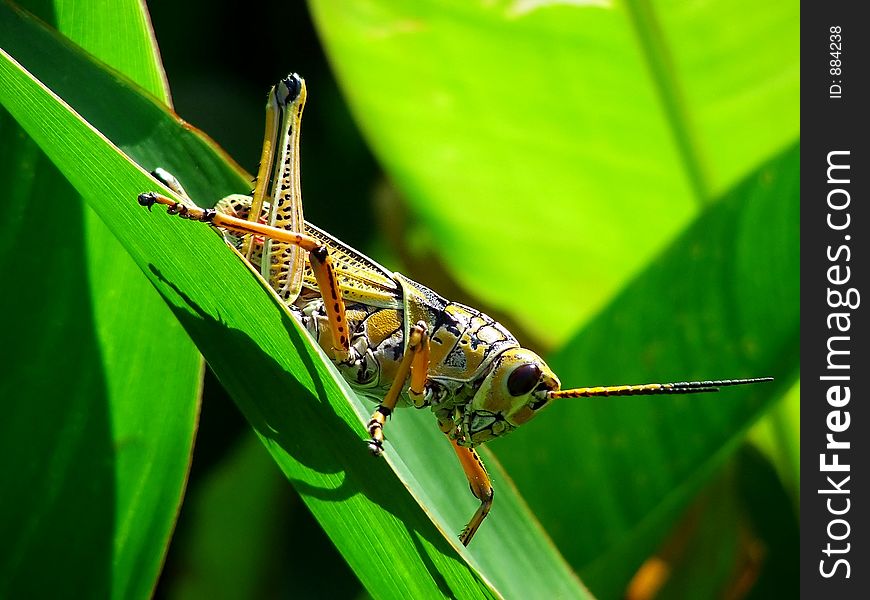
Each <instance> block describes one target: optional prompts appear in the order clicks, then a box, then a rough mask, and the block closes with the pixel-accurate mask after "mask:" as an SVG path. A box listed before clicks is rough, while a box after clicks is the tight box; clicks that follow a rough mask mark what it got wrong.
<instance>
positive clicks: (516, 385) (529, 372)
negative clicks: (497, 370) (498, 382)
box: [507, 363, 541, 396]
mask: <svg viewBox="0 0 870 600" xmlns="http://www.w3.org/2000/svg"><path fill="white" fill-rule="evenodd" d="M540 378H541V368H540V367H538V365H536V364H535V363H525V364H522V365H520V366H518V367H517V368H516V369H514V371H513V373H511V374H510V375H509V376H508V380H507V388H508V393H510V395H511V396H525V395H526V394H528V393H529V392H531V391H532V390H533V389H534V387H535V386H536V385H538V380H540Z"/></svg>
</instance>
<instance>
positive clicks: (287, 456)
mask: <svg viewBox="0 0 870 600" xmlns="http://www.w3.org/2000/svg"><path fill="white" fill-rule="evenodd" d="M3 22H4V20H3V19H0V23H3ZM16 27H17V28H18V29H16V32H17V35H16V36H15V37H16V39H17V40H18V41H19V43H18V45H16V47H15V49H14V53H15V56H16V58H19V59H21V60H22V61H23V62H24V63H25V64H27V66H28V67H30V68H35V67H37V66H38V67H39V72H38V73H36V75H38V77H39V78H40V79H42V80H44V81H46V82H50V85H51V87H52V89H53V90H54V91H55V92H58V93H60V94H61V95H62V96H63V97H64V98H65V99H67V100H69V101H71V102H72V103H73V105H74V106H75V107H76V109H77V110H78V111H79V112H80V113H82V116H83V117H84V118H86V119H87V120H88V121H89V122H90V123H91V124H93V125H95V126H97V127H98V129H99V130H100V131H101V132H102V133H103V134H105V135H107V136H108V137H109V138H110V139H113V140H115V141H116V142H117V143H118V144H119V145H121V147H122V148H123V149H124V151H125V152H126V153H127V154H128V155H130V156H131V157H133V158H134V160H136V161H137V162H138V163H139V164H143V165H145V166H148V167H153V166H156V165H157V164H162V165H164V166H168V167H169V168H170V170H172V171H173V172H174V173H175V174H176V175H178V176H179V178H180V179H181V180H182V181H183V182H184V184H185V186H186V187H187V189H188V191H190V192H191V193H192V194H193V196H194V197H197V198H216V197H219V196H220V194H221V193H226V192H229V191H235V192H239V191H244V187H243V185H244V183H243V178H242V176H241V175H240V174H239V173H238V171H236V170H234V169H233V167H232V165H231V164H229V163H227V162H226V160H225V159H224V158H223V157H222V156H220V155H219V154H218V153H216V152H215V151H214V149H213V148H212V147H211V146H210V145H209V144H208V143H206V142H204V141H203V140H202V139H201V138H200V137H199V136H198V135H197V134H196V133H194V132H192V131H191V130H190V129H189V128H185V127H184V126H182V124H181V123H179V122H178V121H177V120H176V119H175V118H173V117H172V116H170V115H167V114H165V113H164V112H163V111H162V110H161V109H160V107H158V106H157V105H156V104H154V103H153V102H151V101H150V100H148V99H147V98H143V97H142V96H139V95H138V94H137V93H136V92H135V91H134V90H132V89H131V88H130V87H128V86H127V85H126V84H124V83H123V82H122V81H120V80H119V79H118V78H116V77H107V76H106V75H105V74H104V73H103V72H102V71H97V70H94V67H93V65H92V64H91V63H89V62H88V61H87V60H83V59H81V58H80V57H79V56H78V55H77V54H75V52H70V51H69V49H67V48H64V47H63V46H62V45H59V44H57V43H56V40H54V39H53V38H50V37H46V36H45V35H44V34H42V32H41V31H40V30H39V29H37V28H34V27H33V25H32V23H30V22H29V21H27V20H26V19H24V20H20V19H19V20H18V21H16V22H15V25H14V26H13V29H14V28H16ZM24 40H26V42H25V41H24ZM4 47H6V46H5V44H4ZM10 50H11V49H10ZM59 54H62V55H63V56H64V61H63V62H64V68H63V69H62V72H58V71H59V70H58V69H55V67H53V66H52V64H51V63H52V61H48V60H42V61H40V60H39V57H41V56H42V57H47V56H52V57H55V61H56V57H57V56H58V55H59ZM24 57H26V58H27V60H25V58H24ZM57 62H59V61H57ZM69 73H75V78H73V79H74V81H75V84H74V85H73V84H70V78H69V77H68V74H69ZM0 81H2V83H3V85H2V90H3V91H2V96H0V98H2V102H3V103H4V105H6V106H7V108H8V109H9V110H10V112H12V113H13V114H14V115H15V116H16V118H18V119H19V120H20V121H21V122H22V124H23V125H24V126H25V128H26V129H27V131H28V133H30V135H32V136H33V137H34V139H36V140H37V141H38V142H39V143H40V145H41V147H42V148H43V149H45V150H46V151H47V152H48V153H49V155H50V156H51V158H52V160H53V161H54V162H55V163H56V164H58V165H59V166H60V167H61V169H62V170H63V172H64V174H65V175H66V176H67V177H68V178H69V179H70V181H71V182H72V183H73V185H74V186H75V187H76V189H77V190H79V192H80V193H82V195H83V196H84V197H85V198H86V200H87V201H88V202H89V203H90V204H91V205H92V206H93V207H94V209H95V211H97V212H98V214H100V216H101V218H103V220H104V221H105V222H106V223H107V224H108V225H109V227H110V228H111V229H112V231H113V232H114V233H115V234H116V235H117V237H118V238H119V240H120V241H121V243H122V244H123V245H124V246H125V248H126V249H127V250H128V251H129V252H130V254H131V255H132V256H133V258H134V260H135V261H136V262H137V264H139V265H140V267H141V268H142V269H143V270H144V271H145V273H146V275H148V276H149V278H150V279H151V281H152V283H154V285H155V286H156V287H157V289H158V291H159V292H160V293H161V294H162V295H163V296H164V299H165V300H166V301H167V302H168V303H169V305H170V307H171V309H172V310H173V312H174V313H175V315H176V317H177V318H178V319H179V320H180V321H181V323H182V325H183V326H184V327H185V329H186V330H187V332H188V333H189V334H190V335H191V337H192V338H193V339H194V340H195V342H196V343H197V346H198V347H199V348H200V350H201V351H202V352H203V354H204V355H205V356H206V359H207V360H208V361H209V363H210V365H211V366H212V367H213V369H214V371H215V372H216V373H217V375H218V377H219V378H220V379H221V381H222V383H223V384H224V385H225V386H226V387H227V389H229V390H230V392H231V393H232V395H233V396H234V399H235V400H236V402H237V403H238V405H239V407H240V408H241V410H242V412H243V413H244V414H245V415H246V417H247V418H248V420H249V421H250V422H251V423H252V425H253V426H254V428H255V430H256V431H257V433H258V435H259V436H260V437H261V439H262V440H263V441H264V443H265V444H266V446H267V448H268V449H269V450H270V452H271V453H272V455H273V457H274V458H275V459H276V461H277V462H278V464H279V466H280V467H281V468H282V470H283V471H284V473H285V474H286V475H287V477H288V478H289V479H290V480H291V482H292V483H293V484H294V485H295V486H296V488H297V490H299V491H300V493H301V494H302V497H303V499H304V500H305V502H306V503H307V504H308V506H309V508H310V509H311V510H312V512H313V513H314V514H315V516H316V517H317V518H318V520H319V521H320V522H321V524H322V525H323V526H324V528H325V529H326V531H327V533H328V534H329V535H330V537H331V538H332V540H333V541H334V542H335V544H336V546H337V547H338V548H339V550H340V551H341V552H342V554H343V555H344V557H345V559H346V560H347V561H348V563H349V564H350V565H351V567H352V568H353V569H354V570H355V572H356V573H357V575H358V576H359V577H360V579H361V580H362V581H363V583H364V584H365V585H366V586H367V587H368V588H369V590H370V591H371V592H372V593H373V594H374V595H376V596H378V597H394V596H402V597H407V596H408V595H412V596H426V595H432V594H443V595H456V596H463V597H465V596H468V597H477V596H488V595H490V591H489V590H488V589H487V587H485V586H483V585H482V583H481V580H480V579H478V577H477V576H476V575H475V574H474V573H473V572H472V571H471V570H470V569H469V567H468V566H466V564H464V563H463V562H462V561H461V560H460V559H459V556H458V555H457V551H459V552H460V553H461V554H462V557H463V558H464V559H465V560H466V561H468V562H469V563H470V564H472V565H474V566H475V568H476V569H477V570H478V571H479V572H480V574H481V577H483V578H484V579H485V580H486V581H488V582H489V584H490V585H491V586H492V587H493V589H494V590H495V591H496V593H497V594H504V595H506V596H511V597H514V596H522V595H529V594H532V593H544V594H548V595H556V594H558V595H561V596H575V597H576V596H583V595H584V590H583V588H582V587H581V586H580V584H579V582H578V581H577V580H576V578H574V576H573V575H572V574H571V573H570V570H569V569H568V568H567V566H566V565H565V563H564V562H563V561H562V560H561V559H560V557H559V556H558V553H556V551H555V549H554V548H553V547H552V546H551V545H549V543H548V542H547V540H546V538H545V537H544V536H543V534H542V532H541V530H540V529H539V528H538V526H537V525H536V522H535V520H534V518H533V517H532V516H531V515H530V514H529V513H528V511H527V509H526V508H525V506H524V505H523V504H522V502H521V501H520V500H519V499H518V497H517V496H516V495H515V493H514V492H513V491H512V488H511V486H510V484H509V483H508V482H507V481H506V480H505V479H504V476H503V474H502V473H501V471H500V469H498V468H497V467H496V466H494V468H493V471H494V473H493V475H494V480H495V482H496V485H497V486H498V487H497V489H498V490H499V501H498V502H499V504H498V507H499V508H498V512H497V513H496V512H495V511H494V514H493V516H492V519H491V522H487V523H486V527H485V529H483V530H482V531H481V532H480V533H479V535H478V537H477V538H475V540H474V544H473V546H472V548H470V549H468V550H464V549H461V548H459V547H458V542H457V541H456V538H455V535H456V531H458V529H459V528H461V526H462V525H464V523H465V521H466V520H467V518H468V516H469V515H470V514H471V512H472V511H473V509H474V505H475V501H474V499H473V498H472V497H471V496H470V495H469V494H468V491H467V486H466V483H465V481H464V478H463V477H462V476H461V474H460V471H459V468H458V466H457V465H456V464H455V459H454V457H453V456H452V452H451V450H450V449H449V446H448V445H447V444H446V442H445V441H444V440H443V439H442V437H443V436H442V434H440V432H438V430H437V428H436V427H435V425H434V421H433V419H432V418H431V416H430V415H424V414H422V413H419V414H414V413H412V414H410V415H404V414H403V415H402V418H401V419H399V418H398V415H397V418H396V419H394V420H393V422H392V423H391V425H390V427H391V429H390V433H389V435H390V442H391V443H389V444H388V453H387V462H388V463H389V466H390V467H392V468H393V469H394V470H395V471H396V473H398V475H399V477H400V479H401V483H400V481H399V480H397V479H396V478H395V476H394V475H393V473H391V472H390V470H389V468H388V465H387V464H385V462H384V461H375V460H373V459H371V458H370V457H369V456H367V454H366V452H365V450H364V445H363V444H362V439H363V438H364V428H363V427H362V423H363V422H364V421H365V420H367V418H368V414H369V413H370V411H371V409H372V406H371V405H368V404H366V405H364V404H362V403H361V402H360V401H359V400H358V399H357V398H356V397H355V396H353V395H352V394H350V393H349V391H348V390H347V387H346V385H345V384H344V383H343V382H342V381H340V380H337V379H336V376H335V372H334V370H333V369H332V368H331V367H330V366H329V365H327V364H325V363H324V360H323V357H322V355H321V354H320V352H319V351H318V350H317V349H314V348H312V347H311V346H310V345H309V344H308V343H307V338H305V337H304V336H302V335H301V333H300V332H299V330H298V328H297V326H296V325H295V322H294V321H292V319H290V318H289V316H288V315H287V313H286V312H285V311H284V310H283V309H282V308H281V307H280V306H279V305H278V304H277V301H276V300H275V299H274V298H273V297H272V296H270V295H269V294H268V293H265V292H264V288H263V286H262V285H261V284H260V283H259V282H258V281H256V280H254V279H253V278H252V276H251V275H250V272H249V271H247V269H246V268H245V267H244V266H243V265H242V264H241V263H240V262H239V261H238V260H237V258H236V257H234V256H231V255H230V254H231V253H230V252H229V251H228V250H227V249H226V247H225V246H224V245H223V243H222V242H221V241H220V239H219V238H218V237H217V236H215V235H214V234H213V233H211V232H209V231H208V229H207V228H206V227H202V226H197V225H194V224H191V223H185V222H182V221H180V220H179V219H177V218H171V217H169V216H167V215H165V214H153V215H149V214H148V213H147V212H146V211H144V210H143V209H141V208H140V207H138V206H136V203H135V197H136V195H137V194H138V193H139V192H141V191H143V190H148V189H153V188H154V187H155V186H156V183H155V182H154V181H153V180H151V179H150V178H148V177H147V176H146V175H145V173H144V172H143V171H141V170H139V169H138V168H137V167H136V166H135V165H134V164H132V163H130V162H129V160H128V159H127V158H126V157H125V156H124V155H123V154H121V153H119V152H118V151H117V150H116V149H115V148H113V147H112V146H111V145H109V144H107V143H106V141H105V139H103V138H101V137H100V136H98V135H97V134H96V132H95V131H94V130H92V129H90V128H89V127H88V126H87V124H86V123H85V122H84V121H83V120H80V119H78V118H76V115H75V114H74V113H71V112H69V111H68V110H67V109H66V108H65V106H64V105H62V104H60V103H59V102H57V101H56V100H55V99H54V98H53V97H51V95H50V94H49V93H48V91H47V90H46V89H44V88H42V87H40V86H39V85H38V84H37V83H36V82H35V81H34V80H32V79H31V78H30V77H29V76H28V74H27V73H26V72H24V71H23V70H22V69H20V68H19V67H18V66H17V65H16V64H15V62H14V61H12V60H11V59H9V58H6V60H5V61H4V62H3V63H2V64H0ZM83 81H84V82H87V84H86V85H82V82H83ZM49 124H50V125H49ZM402 483H404V484H405V485H406V486H407V487H408V488H409V489H410V490H411V492H412V494H413V498H412V496H410V495H409V494H408V493H407V491H406V489H405V488H404V487H403V486H402ZM414 498H416V502H415V500H414ZM418 502H419V504H418ZM421 506H422V507H423V509H424V510H425V511H426V512H425V513H424V510H421V508H420V507H421ZM427 513H428V515H429V517H431V518H432V519H433V520H434V523H435V525H437V529H436V527H435V526H433V522H432V521H430V519H429V517H427ZM439 530H440V531H439ZM445 536H446V537H445ZM520 550H522V551H520ZM384 565H389V569H390V576H389V577H384V568H385V567H384Z"/></svg>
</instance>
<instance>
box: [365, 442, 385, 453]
mask: <svg viewBox="0 0 870 600" xmlns="http://www.w3.org/2000/svg"><path fill="white" fill-rule="evenodd" d="M368 446H369V452H371V453H372V456H381V455H382V454H383V453H384V444H383V442H381V441H380V440H377V439H375V438H372V439H370V440H369V441H368Z"/></svg>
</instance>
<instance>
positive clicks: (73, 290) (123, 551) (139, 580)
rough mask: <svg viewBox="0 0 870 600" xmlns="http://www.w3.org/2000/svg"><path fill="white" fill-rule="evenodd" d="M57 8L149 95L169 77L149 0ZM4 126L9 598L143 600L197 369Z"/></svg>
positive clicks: (172, 503) (126, 271)
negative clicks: (148, 23) (163, 73)
mask: <svg viewBox="0 0 870 600" xmlns="http://www.w3.org/2000/svg"><path fill="white" fill-rule="evenodd" d="M48 8H50V7H48ZM54 8H55V9H56V10H55V12H54V14H43V15H42V17H43V18H44V19H46V20H49V21H51V20H54V21H56V22H58V23H60V25H59V27H60V28H61V30H63V31H65V32H66V33H67V35H70V36H72V37H79V36H81V37H83V38H85V39H84V40H82V41H85V43H87V44H88V46H89V47H90V49H91V51H92V52H93V53H94V54H96V55H97V56H101V57H102V58H103V59H104V60H109V61H111V62H113V63H114V64H116V66H117V67H119V68H121V69H123V70H124V71H125V72H126V73H127V74H128V75H130V76H131V77H134V78H137V79H139V80H140V81H141V82H143V84H146V85H147V84H149V83H150V82H152V81H153V80H154V77H153V75H154V74H156V73H158V72H159V71H160V65H159V63H157V62H155V61H154V59H155V58H156V54H155V52H154V47H153V46H152V45H151V39H150V30H149V29H148V28H147V27H145V26H144V20H145V19H146V15H145V14H144V12H143V5H142V4H141V3H138V2H115V3H114V6H112V7H111V8H112V10H106V9H107V8H109V7H107V6H105V3H102V5H101V6H100V7H94V6H86V5H83V4H82V3H79V4H78V5H77V6H76V7H75V9H74V10H73V9H72V7H71V6H70V5H69V3H62V2H59V3H57V6H55V7H54ZM49 13H50V11H49ZM55 16H57V18H54V17H55ZM122 23H123V24H126V25H127V26H126V27H119V24H122ZM119 33H122V34H123V37H121V38H118V37H117V35H118V34H119ZM0 45H2V46H4V47H5V46H6V39H5V38H4V42H3V44H0ZM150 87H151V89H152V92H153V93H155V94H156V95H160V94H162V93H163V91H162V89H161V87H160V86H155V85H151V86H150ZM0 120H2V124H0V137H2V142H0V147H2V148H3V152H4V154H8V156H4V160H3V161H2V170H3V172H4V173H3V180H4V181H6V182H7V191H8V192H9V193H10V197H8V200H9V204H8V209H9V214H10V216H11V218H10V219H6V220H4V225H3V227H4V236H3V238H4V242H5V244H4V252H3V256H4V260H3V266H2V267H0V277H2V278H3V280H4V281H8V282H14V283H13V284H12V285H11V288H12V289H13V290H14V291H13V292H12V293H11V294H8V295H6V294H4V298H3V300H2V303H3V305H4V306H3V308H4V310H6V312H7V314H15V315H17V318H16V319H15V321H14V322H13V324H12V328H11V331H10V333H11V335H12V339H14V340H16V344H15V346H14V349H12V348H10V350H13V351H12V352H11V355H10V356H9V357H8V358H6V359H5V360H4V364H5V365H6V366H7V369H8V373H9V376H7V377H6V378H4V381H3V384H2V387H3V389H2V391H0V397H2V398H4V400H5V401H6V402H5V406H4V408H6V410H7V411H9V412H11V413H12V415H13V416H12V417H11V418H8V419H3V421H2V426H0V427H2V432H0V438H2V440H3V445H2V447H3V454H2V456H4V457H6V463H5V466H4V468H3V469H2V471H3V481H2V482H0V487H2V488H3V489H4V490H14V493H13V492H10V493H9V494H6V495H5V497H4V502H3V508H2V510H0V514H2V517H0V518H2V519H3V520H4V522H3V523H2V524H0V530H2V531H3V532H4V538H5V539H6V547H7V549H8V552H7V553H4V560H3V561H2V562H0V595H4V596H5V595H9V596H14V597H21V596H30V595H33V594H35V593H36V592H37V591H38V592H39V594H41V595H50V596H61V595H64V594H66V593H68V591H69V590H70V589H76V590H78V592H79V593H80V594H84V595H88V596H94V597H108V596H112V597H123V598H132V597H140V598H144V597H148V596H150V594H151V593H152V590H153V588H154V583H155V581H156V578H157V575H158V574H159V571H160V566H161V564H162V559H163V556H164V554H165V549H166V546H167V543H168V540H169V536H170V533H171V530H172V527H173V524H174V521H175V515H176V514H177V511H178V506H179V503H180V501H181V494H182V490H183V487H184V482H185V480H186V475H187V467H188V463H189V456H190V450H191V445H192V441H193V433H194V428H195V420H196V414H197V409H198V405H197V397H198V394H199V382H200V373H201V364H200V363H201V361H200V359H199V355H198V353H197V352H196V350H195V348H194V347H193V345H192V344H191V343H190V341H189V340H188V338H187V336H186V334H185V333H184V331H183V330H182V329H181V327H180V326H179V325H178V323H177V321H176V320H175V319H174V317H173V316H172V314H171V313H170V312H169V311H168V310H167V309H166V306H165V303H164V302H163V301H162V300H161V299H160V297H159V296H158V295H157V294H155V293H154V290H153V288H152V287H151V286H150V285H149V284H148V282H147V280H146V279H145V278H144V277H143V276H142V274H141V271H140V270H139V269H138V267H136V265H135V264H134V263H133V262H132V261H131V260H130V258H129V257H128V256H127V254H126V252H124V250H123V248H122V247H121V246H120V245H119V244H118V242H117V241H116V240H115V238H114V236H112V235H111V233H109V231H108V230H107V229H106V228H105V226H104V225H103V224H102V222H101V221H100V220H99V219H98V218H97V217H96V216H95V215H94V213H93V212H92V211H90V210H89V209H87V208H86V207H84V205H83V204H82V203H81V200H80V198H79V197H78V195H77V194H76V192H75V190H74V189H73V188H72V187H71V186H70V185H69V183H68V182H67V181H66V180H65V178H63V176H62V175H61V174H60V173H59V172H58V171H57V170H56V168H55V167H54V166H53V165H52V164H51V163H50V162H49V161H48V159H47V158H46V157H45V156H44V155H43V154H42V153H41V152H40V151H39V150H38V149H37V148H36V146H35V145H34V143H33V142H32V141H31V140H29V139H27V137H26V136H25V135H24V134H23V132H22V131H21V130H20V128H19V127H18V126H17V125H16V124H15V123H14V121H12V119H11V118H10V117H9V116H8V115H7V114H6V113H5V111H3V115H2V117H0ZM35 232H38V233H35ZM34 239H40V240H46V244H44V245H42V244H36V245H35V244H34V243H33V241H34ZM7 304H9V306H8V307H7V306H6V305H7ZM34 324H38V325H37V326H34ZM167 355H171V356H173V357H174V363H173V364H168V363H165V362H161V361H160V358H161V357H163V356H167ZM46 372H50V373H51V376H50V377H46V376H45V373H46ZM44 415H52V417H51V418H50V419H45V417H44ZM143 415H146V416H145V418H143ZM23 457H26V458H24V459H23V460H22V458H23ZM22 515H26V518H21V517H22ZM68 540H76V542H75V544H76V547H77V548H78V549H79V551H78V552H74V553H71V552H70V548H69V544H68V543H66V542H65V541H68ZM47 563H48V564H52V565H54V566H53V568H52V572H53V576H52V577H51V578H50V579H46V578H45V577H44V576H43V574H44V572H45V568H46V567H45V565H46V564H47Z"/></svg>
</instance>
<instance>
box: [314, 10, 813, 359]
mask: <svg viewBox="0 0 870 600" xmlns="http://www.w3.org/2000/svg"><path fill="white" fill-rule="evenodd" d="M309 4H310V6H311V8H312V12H313V15H314V17H315V22H316V25H317V26H318V29H319V31H320V33H321V35H322V39H323V40H324V43H325V45H326V49H327V51H328V53H329V56H330V58H331V62H332V64H333V65H334V67H335V70H336V73H337V75H338V78H339V80H340V82H341V83H342V87H343V89H344V91H345V94H346V96H347V99H348V101H349V103H350V105H351V108H352V109H353V111H354V113H355V116H356V118H357V121H358V123H359V124H360V126H361V127H362V129H363V132H364V133H365V134H366V137H367V139H368V141H369V143H370V145H371V147H372V148H373V149H374V151H375V153H376V154H377V156H378V158H379V159H380V161H381V162H382V164H383V165H385V167H386V168H387V169H388V170H389V172H390V174H391V176H392V177H393V178H394V179H395V181H396V182H397V184H398V185H399V187H400V188H401V189H402V192H403V193H404V195H405V197H406V198H407V200H408V202H409V204H410V205H411V207H412V209H413V212H414V216H415V217H416V218H417V220H418V221H419V226H418V227H417V228H415V231H414V236H413V242H414V245H415V246H416V247H418V248H419V247H421V246H425V247H426V248H427V249H428V250H429V251H430V252H432V253H433V254H435V255H437V256H440V257H441V258H442V259H443V260H444V261H445V262H446V263H447V266H448V267H449V269H450V271H451V272H452V273H453V275H454V276H455V277H456V278H457V279H458V280H459V282H460V283H461V284H462V286H463V287H464V288H465V289H468V290H471V291H472V292H473V293H474V294H476V295H477V296H478V297H480V298H481V299H483V300H484V301H485V302H486V304H487V305H488V306H490V307H496V308H498V309H500V310H506V311H509V312H510V313H511V314H513V315H514V316H515V318H516V319H518V320H519V321H520V322H521V323H522V324H523V325H524V326H525V327H527V328H528V329H530V330H532V331H533V332H534V333H535V334H536V337H539V338H542V339H544V340H546V341H547V342H548V343H549V344H552V345H558V344H559V343H561V342H564V341H565V340H566V339H568V337H569V336H570V335H571V333H572V332H573V331H575V330H576V328H577V327H578V326H579V325H581V324H582V323H584V322H585V321H586V320H588V319H589V318H590V317H591V316H592V315H594V314H595V312H596V311H597V310H600V309H601V308H603V307H604V306H605V304H606V302H607V300H608V299H609V298H611V297H612V296H613V295H614V294H615V293H616V292H617V291H619V289H620V288H621V286H622V285H623V284H624V282H625V281H626V280H627V279H628V278H629V277H631V276H632V275H633V274H635V273H637V272H639V271H640V270H641V269H642V268H643V267H644V265H645V264H646V262H647V261H649V260H650V259H651V258H652V257H654V256H655V255H656V254H657V253H658V252H660V251H661V250H662V249H663V248H664V247H665V246H666V245H667V243H668V242H669V241H670V240H672V239H673V238H674V237H675V236H676V235H678V234H679V232H680V231H681V230H682V229H683V228H684V227H685V226H686V225H687V224H688V223H690V222H691V220H692V219H693V218H694V217H695V215H696V214H697V213H698V211H699V210H700V209H701V207H703V206H704V205H706V204H707V203H709V202H710V201H712V200H713V199H714V198H716V197H718V196H719V195H721V194H722V193H723V192H724V191H725V190H727V189H728V188H730V187H731V186H732V185H733V184H734V183H735V182H737V181H738V180H740V179H741V178H742V177H744V176H746V175H747V174H748V173H750V172H751V171H753V170H754V169H755V168H756V167H757V166H758V164H759V163H760V161H762V160H765V159H766V158H768V157H769V156H771V155H772V154H774V153H776V152H778V151H780V150H781V149H782V148H784V147H786V146H787V145H789V144H791V143H792V142H793V141H794V140H795V139H796V137H797V135H798V132H799V126H798V117H799V104H798V100H797V98H798V89H799V69H798V66H799V55H798V29H799V27H798V26H799V11H798V8H799V7H798V3H797V2H777V3H767V4H765V5H764V6H758V4H757V3H754V2H750V1H748V0H707V1H703V2H692V3H679V2H672V1H668V0H659V1H655V2H653V1H651V0H640V1H635V0H626V1H624V2H619V1H608V0H601V1H597V0H596V1H586V2H567V1H566V2H558V1H555V2H554V1H542V0H538V1H536V0H495V1H492V2H465V1H462V0H453V1H441V0H439V1H437V2H436V1H434V0H426V1H422V2H398V3H397V2H388V1H385V0H361V1H359V2H355V3H353V5H352V6H350V7H349V6H348V5H347V4H346V3H343V2H337V1H335V0H311V1H310V3H309ZM735 23H739V26H735Z"/></svg>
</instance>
